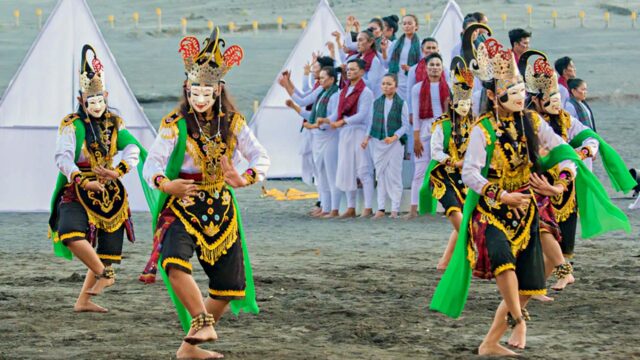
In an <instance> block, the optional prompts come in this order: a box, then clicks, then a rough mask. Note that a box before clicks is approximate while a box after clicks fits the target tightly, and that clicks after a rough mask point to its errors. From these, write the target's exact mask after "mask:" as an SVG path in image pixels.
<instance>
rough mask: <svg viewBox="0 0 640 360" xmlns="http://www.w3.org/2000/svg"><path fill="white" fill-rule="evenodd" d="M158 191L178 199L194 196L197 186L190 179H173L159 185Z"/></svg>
mask: <svg viewBox="0 0 640 360" xmlns="http://www.w3.org/2000/svg"><path fill="white" fill-rule="evenodd" d="M160 190H161V191H162V192H165V193H167V194H169V195H173V196H175V197H177V198H179V199H182V198H184V197H186V196H194V195H196V194H197V192H198V185H195V184H194V181H193V180H191V179H175V180H172V181H168V182H165V183H163V184H162V185H160Z"/></svg>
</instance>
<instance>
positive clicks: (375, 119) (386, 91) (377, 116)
mask: <svg viewBox="0 0 640 360" xmlns="http://www.w3.org/2000/svg"><path fill="white" fill-rule="evenodd" d="M397 88H398V78H397V76H396V75H395V74H386V75H385V76H384V77H383V78H382V93H383V96H381V97H379V98H378V99H376V100H375V101H374V102H373V109H372V111H371V119H370V121H369V129H368V132H367V133H368V135H369V136H367V137H366V138H365V139H364V141H363V142H362V148H363V149H366V148H367V147H369V148H370V151H371V156H372V157H373V163H374V166H375V169H376V180H377V181H378V188H377V191H378V211H377V212H376V215H375V216H374V218H375V219H378V218H381V217H384V215H385V203H386V199H387V197H388V198H389V199H390V200H391V216H390V217H391V218H397V217H398V212H399V211H400V200H401V198H402V159H403V157H404V147H403V145H404V144H405V143H406V138H407V136H406V133H407V132H408V131H409V128H410V125H409V109H408V107H407V103H406V102H405V101H404V100H402V98H401V97H400V96H399V95H398V94H397V92H396V91H397Z"/></svg>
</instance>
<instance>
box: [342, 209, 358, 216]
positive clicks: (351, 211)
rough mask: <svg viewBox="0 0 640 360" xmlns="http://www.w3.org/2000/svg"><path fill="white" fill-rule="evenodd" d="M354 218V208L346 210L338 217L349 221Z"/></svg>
mask: <svg viewBox="0 0 640 360" xmlns="http://www.w3.org/2000/svg"><path fill="white" fill-rule="evenodd" d="M354 217H356V209H355V208H348V209H347V211H345V212H344V214H342V215H340V219H350V218H354Z"/></svg>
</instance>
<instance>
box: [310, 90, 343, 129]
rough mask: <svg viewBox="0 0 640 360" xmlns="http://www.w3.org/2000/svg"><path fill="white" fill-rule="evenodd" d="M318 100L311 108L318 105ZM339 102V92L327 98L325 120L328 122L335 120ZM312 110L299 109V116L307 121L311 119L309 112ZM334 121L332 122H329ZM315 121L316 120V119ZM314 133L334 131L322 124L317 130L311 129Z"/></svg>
mask: <svg viewBox="0 0 640 360" xmlns="http://www.w3.org/2000/svg"><path fill="white" fill-rule="evenodd" d="M319 100H320V98H318V101H316V102H315V103H314V104H313V106H314V107H317V106H318V103H319ZM339 101H340V91H337V92H335V93H333V95H331V97H330V98H329V103H328V104H327V116H326V117H327V118H328V119H329V121H331V122H334V121H336V120H337V119H336V118H337V117H338V116H337V112H338V102H339ZM312 111H313V109H312V110H305V109H301V110H300V116H302V117H303V118H304V119H305V120H307V121H308V120H309V118H311V112H312ZM331 119H334V120H331ZM316 120H317V119H316ZM313 130H314V133H316V132H322V133H324V132H329V133H331V132H334V131H336V130H334V129H332V128H331V126H330V125H329V124H322V125H320V127H319V128H318V129H313Z"/></svg>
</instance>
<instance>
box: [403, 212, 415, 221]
mask: <svg viewBox="0 0 640 360" xmlns="http://www.w3.org/2000/svg"><path fill="white" fill-rule="evenodd" d="M417 217H418V213H417V212H413V211H409V213H408V214H407V215H405V216H403V217H402V218H403V219H405V220H413V219H415V218H417Z"/></svg>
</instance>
